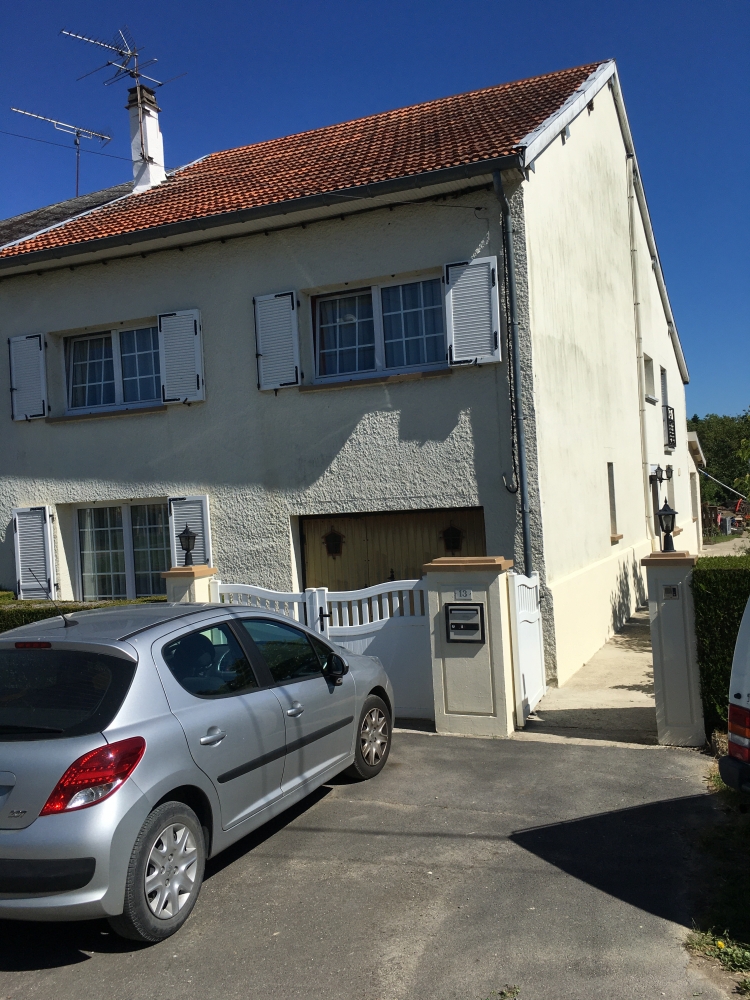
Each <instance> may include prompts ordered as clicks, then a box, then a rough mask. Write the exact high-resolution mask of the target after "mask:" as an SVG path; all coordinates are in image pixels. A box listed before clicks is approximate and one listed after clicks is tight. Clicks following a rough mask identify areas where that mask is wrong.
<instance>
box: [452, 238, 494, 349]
mask: <svg viewBox="0 0 750 1000" xmlns="http://www.w3.org/2000/svg"><path fill="white" fill-rule="evenodd" d="M499 285H500V281H499V277H498V271H497V257H478V258H477V259H476V260H472V261H464V262H463V263H459V264H446V266H445V305H446V309H445V311H446V316H447V320H448V323H447V326H448V360H449V362H450V364H452V365H472V364H486V363H487V362H490V361H500V358H501V354H500V297H499Z"/></svg>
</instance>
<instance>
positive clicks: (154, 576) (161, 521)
mask: <svg viewBox="0 0 750 1000" xmlns="http://www.w3.org/2000/svg"><path fill="white" fill-rule="evenodd" d="M78 542H79V552H80V562H81V596H82V598H83V600H85V601H97V600H99V601H100V600H117V599H125V598H127V597H156V596H159V595H161V594H165V593H166V581H165V580H163V579H162V576H161V574H162V573H163V572H164V571H165V570H168V569H169V567H170V564H171V558H170V544H169V509H168V506H167V504H166V503H165V502H157V503H141V504H118V505H116V506H112V507H83V508H80V509H79V510H78Z"/></svg>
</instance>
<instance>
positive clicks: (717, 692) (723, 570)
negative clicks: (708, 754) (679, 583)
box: [693, 556, 750, 733]
mask: <svg viewBox="0 0 750 1000" xmlns="http://www.w3.org/2000/svg"><path fill="white" fill-rule="evenodd" d="M749 598H750V556H708V557H704V558H703V559H699V560H698V562H697V563H696V566H695V569H694V570H693V602H694V604H695V638H696V644H697V649H698V668H699V670H700V679H701V695H702V699H703V718H704V720H705V723H706V732H707V733H711V732H713V730H714V729H722V730H723V731H724V732H726V728H727V706H728V704H729V677H730V674H731V672H732V657H733V656H734V646H735V643H736V641H737V633H738V632H739V630H740V622H741V621H742V615H743V613H744V611H745V605H746V604H747V602H748V599H749Z"/></svg>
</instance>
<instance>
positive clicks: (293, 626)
mask: <svg viewBox="0 0 750 1000" xmlns="http://www.w3.org/2000/svg"><path fill="white" fill-rule="evenodd" d="M233 621H235V622H236V623H237V632H239V633H240V634H241V635H242V637H243V639H244V640H245V641H244V642H243V643H242V645H243V646H244V647H245V648H246V649H248V647H249V650H252V654H253V655H252V657H251V659H250V662H251V665H254V662H255V658H256V657H257V659H258V660H259V661H260V663H262V665H263V670H264V672H265V673H266V674H267V676H268V678H269V681H270V683H269V684H268V687H271V688H278V687H287V686H288V685H289V684H305V683H306V682H307V681H315V680H320V679H321V678H322V679H323V680H326V679H327V675H326V672H325V670H324V669H323V664H322V663H321V662H320V655H319V653H318V651H317V649H316V648H315V646H313V644H312V642H311V641H310V636H309V635H308V633H307V632H306V631H305V629H303V628H300V626H299V623H298V622H291V621H289V622H287V621H281V620H279V619H277V618H267V617H265V616H262V615H243V616H242V617H239V616H237V618H235V619H233ZM246 621H250V622H267V623H268V624H270V625H279V626H281V627H282V628H283V627H285V626H286V627H287V628H289V629H290V630H291V631H294V632H299V633H300V634H301V635H303V636H304V637H305V639H307V644H308V646H309V647H310V649H311V651H312V654H313V656H314V657H315V659H316V660H317V663H318V670H319V671H320V672H319V673H318V674H310V675H309V676H307V677H291V678H288V679H287V680H282V681H277V680H276V678H275V677H274V676H273V673H272V671H271V667H270V666H269V665H268V663H267V662H266V658H265V656H264V655H263V652H262V650H261V649H260V647H259V646H258V644H257V643H256V641H255V639H253V637H252V635H251V634H250V632H249V631H248V630H247V629H246V628H245V626H244V624H243V623H244V622H246ZM249 650H248V651H249ZM331 652H335V650H331ZM256 676H257V671H256Z"/></svg>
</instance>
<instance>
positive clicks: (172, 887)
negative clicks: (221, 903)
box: [109, 802, 206, 943]
mask: <svg viewBox="0 0 750 1000" xmlns="http://www.w3.org/2000/svg"><path fill="white" fill-rule="evenodd" d="M205 864H206V845H205V839H204V836H203V829H202V827H201V824H200V821H199V820H198V817H197V816H196V815H195V813H194V812H193V810H192V809H190V808H189V807H188V806H186V805H183V803H182V802H165V803H164V804H163V805H160V806H158V807H157V808H156V809H154V811H153V812H152V813H151V814H150V816H149V817H148V818H147V819H146V822H145V823H144V824H143V826H142V827H141V832H140V833H139V834H138V837H137V839H136V842H135V846H134V847H133V853H132V854H131V856H130V864H129V866H128V876H127V881H126V884H125V905H124V907H123V911H122V913H121V914H120V916H117V917H110V920H109V923H110V926H111V927H112V929H113V930H114V931H116V932H117V933H118V934H119V935H120V936H121V937H125V938H129V939H130V940H131V941H148V942H152V943H153V942H155V941H163V940H164V939H165V938H168V937H169V936H170V935H172V934H174V933H175V931H178V930H179V929H180V927H182V925H183V924H184V923H185V921H186V920H187V918H188V917H189V916H190V912H191V910H192V909H193V907H194V906H195V901H196V900H197V898H198V893H199V892H200V888H201V883H202V882H203V870H204V868H205Z"/></svg>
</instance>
